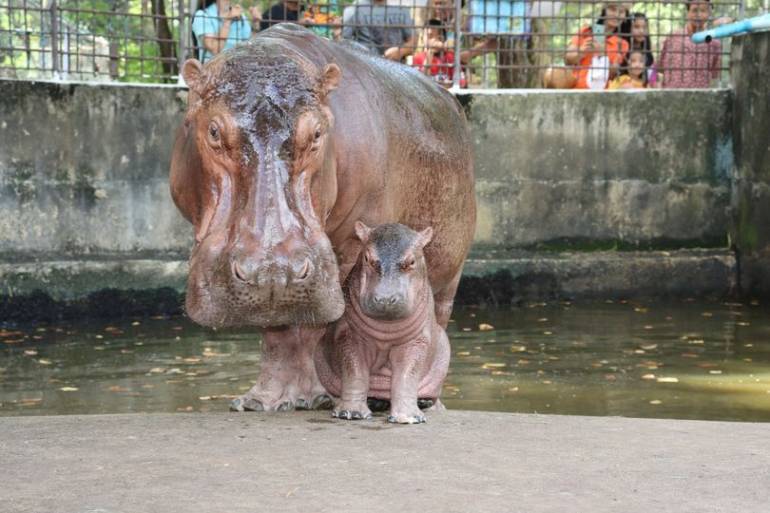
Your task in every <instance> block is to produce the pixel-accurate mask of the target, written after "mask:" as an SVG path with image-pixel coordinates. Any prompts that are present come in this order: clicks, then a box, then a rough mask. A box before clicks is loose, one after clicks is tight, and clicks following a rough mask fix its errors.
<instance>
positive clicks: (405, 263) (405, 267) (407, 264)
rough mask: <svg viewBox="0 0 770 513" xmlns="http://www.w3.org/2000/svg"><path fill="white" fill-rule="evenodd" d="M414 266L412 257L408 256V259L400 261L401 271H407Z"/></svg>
mask: <svg viewBox="0 0 770 513" xmlns="http://www.w3.org/2000/svg"><path fill="white" fill-rule="evenodd" d="M413 267H414V257H412V258H409V259H408V260H404V261H403V262H401V270H402V271H409V270H411V269H412V268H413Z"/></svg>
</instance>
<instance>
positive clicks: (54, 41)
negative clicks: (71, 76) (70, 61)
mask: <svg viewBox="0 0 770 513" xmlns="http://www.w3.org/2000/svg"><path fill="white" fill-rule="evenodd" d="M57 10H58V9H57V6H56V0H51V7H50V11H51V67H52V69H53V75H54V77H55V78H59V25H58V23H59V22H58V20H57V19H56V14H57V13H56V11H57Z"/></svg>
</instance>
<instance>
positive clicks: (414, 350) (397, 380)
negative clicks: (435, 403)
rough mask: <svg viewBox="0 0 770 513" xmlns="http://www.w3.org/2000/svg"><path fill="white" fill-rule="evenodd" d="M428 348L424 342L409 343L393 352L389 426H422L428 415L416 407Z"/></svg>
mask: <svg viewBox="0 0 770 513" xmlns="http://www.w3.org/2000/svg"><path fill="white" fill-rule="evenodd" d="M427 353H428V347H427V343H426V342H425V341H423V340H419V341H415V342H408V343H406V344H402V345H400V346H396V347H394V348H392V349H391V350H390V365H391V368H392V369H393V378H392V382H391V389H390V416H388V422H395V423H398V424H420V423H421V422H425V415H423V414H422V411H420V408H419V407H418V406H417V391H418V387H419V386H420V380H421V379H422V375H423V374H424V369H425V362H426V359H427Z"/></svg>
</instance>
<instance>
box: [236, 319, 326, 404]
mask: <svg viewBox="0 0 770 513" xmlns="http://www.w3.org/2000/svg"><path fill="white" fill-rule="evenodd" d="M325 330H326V328H313V329H307V328H300V327H289V328H284V329H280V330H265V331H264V332H263V336H262V362H261V369H260V373H259V377H258V378H257V384H256V385H254V386H253V387H252V388H251V390H249V391H248V392H246V393H245V394H243V395H242V396H240V397H238V398H236V399H233V401H232V402H231V403H230V409H231V410H233V411H286V410H293V409H295V408H297V409H320V408H329V407H330V406H331V399H330V397H329V396H328V395H327V394H326V390H325V389H324V387H323V385H321V382H320V381H319V380H318V376H317V374H316V370H315V363H314V361H313V352H314V351H315V346H316V345H317V344H318V341H319V340H320V338H321V337H322V336H323V334H324V332H325Z"/></svg>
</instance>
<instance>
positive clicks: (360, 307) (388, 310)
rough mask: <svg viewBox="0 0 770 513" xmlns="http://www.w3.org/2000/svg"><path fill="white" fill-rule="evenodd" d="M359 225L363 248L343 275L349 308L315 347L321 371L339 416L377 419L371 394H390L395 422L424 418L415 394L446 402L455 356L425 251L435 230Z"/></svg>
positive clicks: (382, 396) (380, 396)
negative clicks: (443, 391) (441, 396)
mask: <svg viewBox="0 0 770 513" xmlns="http://www.w3.org/2000/svg"><path fill="white" fill-rule="evenodd" d="M355 230H356V235H357V236H358V238H359V239H360V240H361V243H362V245H363V248H362V250H361V254H360V256H359V259H358V262H357V264H356V266H355V267H354V268H353V270H352V271H351V273H350V275H349V277H348V279H347V281H346V282H345V287H344V290H345V295H346V307H345V314H344V315H343V317H342V318H341V319H340V320H339V321H338V322H337V325H336V327H335V329H334V330H333V331H332V332H331V333H330V334H329V335H328V336H327V337H326V338H325V339H324V340H323V341H321V343H320V344H319V345H318V347H317V349H316V352H315V362H316V370H317V371H318V377H319V379H320V380H321V383H322V384H323V385H324V387H326V390H327V391H328V392H329V393H330V394H331V395H333V396H334V397H335V405H334V409H333V412H332V415H333V416H335V417H338V418H341V419H348V420H357V419H368V418H371V416H372V412H371V411H370V410H369V407H368V406H367V397H371V398H376V399H384V400H390V415H389V416H388V421H389V422H397V423H400V424H417V423H421V422H425V416H424V415H423V413H422V411H421V410H420V408H419V407H418V405H417V401H418V399H420V400H423V399H429V400H432V401H433V402H434V403H435V404H436V405H437V406H439V405H440V403H439V402H438V397H439V394H440V392H441V386H442V384H443V382H444V378H445V377H446V374H447V370H448V369H449V356H450V347H449V339H448V338H447V335H446V332H445V331H444V329H443V328H442V327H441V326H439V325H438V323H437V322H436V317H435V312H434V305H433V291H432V289H431V287H430V283H429V282H428V269H427V267H426V264H425V256H424V255H423V248H424V247H425V245H426V244H428V243H429V242H430V240H431V237H432V236H433V229H432V228H426V229H425V230H423V231H421V232H416V231H414V230H412V229H410V228H408V227H406V226H404V225H402V224H384V225H381V226H378V227H376V228H374V229H372V228H369V227H367V226H366V225H365V224H364V223H362V222H360V221H359V222H357V223H356V225H355Z"/></svg>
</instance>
